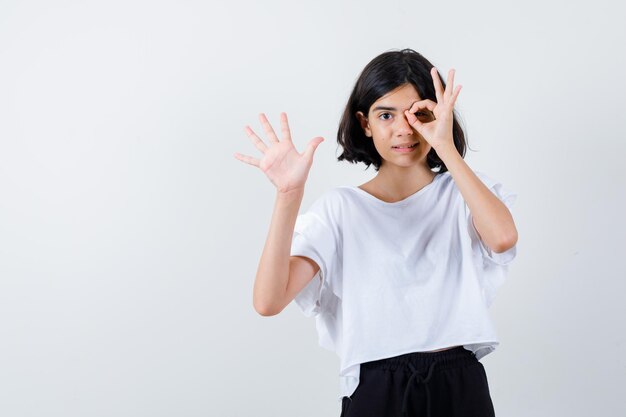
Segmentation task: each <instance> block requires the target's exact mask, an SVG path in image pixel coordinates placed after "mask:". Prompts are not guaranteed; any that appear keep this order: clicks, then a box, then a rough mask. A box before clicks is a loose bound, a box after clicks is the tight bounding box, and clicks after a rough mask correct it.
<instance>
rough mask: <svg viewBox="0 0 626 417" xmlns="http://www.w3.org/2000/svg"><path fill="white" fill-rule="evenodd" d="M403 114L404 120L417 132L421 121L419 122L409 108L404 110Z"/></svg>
mask: <svg viewBox="0 0 626 417" xmlns="http://www.w3.org/2000/svg"><path fill="white" fill-rule="evenodd" d="M404 115H405V116H406V120H407V121H408V122H409V124H410V125H411V126H413V127H414V128H415V130H417V131H418V132H419V131H420V130H421V128H422V125H423V123H422V122H420V121H419V120H418V119H417V117H415V115H414V114H413V113H412V112H411V111H409V110H405V111H404Z"/></svg>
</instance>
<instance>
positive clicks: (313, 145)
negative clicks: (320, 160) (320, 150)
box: [304, 136, 324, 158]
mask: <svg viewBox="0 0 626 417" xmlns="http://www.w3.org/2000/svg"><path fill="white" fill-rule="evenodd" d="M323 141H324V138H323V137H321V136H317V137H314V138H313V139H311V140H310V141H309V143H308V145H307V147H306V150H305V151H304V156H305V157H307V158H313V154H314V153H315V150H316V149H317V147H318V146H319V144H320V143H322V142H323Z"/></svg>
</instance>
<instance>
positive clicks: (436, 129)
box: [404, 67, 461, 151]
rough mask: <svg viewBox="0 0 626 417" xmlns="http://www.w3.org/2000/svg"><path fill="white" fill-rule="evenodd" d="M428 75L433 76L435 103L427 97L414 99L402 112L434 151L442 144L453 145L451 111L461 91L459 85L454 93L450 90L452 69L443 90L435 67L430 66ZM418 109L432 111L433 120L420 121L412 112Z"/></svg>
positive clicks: (451, 86)
mask: <svg viewBox="0 0 626 417" xmlns="http://www.w3.org/2000/svg"><path fill="white" fill-rule="evenodd" d="M430 75H431V76H432V77H433V84H434V85H435V95H436V97H437V102H436V103H435V102H434V101H432V100H429V99H425V100H420V101H416V102H415V103H413V105H412V106H411V108H410V109H409V110H405V112H404V114H405V115H406V118H407V120H408V122H409V124H410V125H411V126H413V128H414V129H415V130H417V131H418V132H419V134H420V135H422V136H423V137H424V139H426V141H427V142H428V143H429V144H430V146H432V147H433V149H435V151H437V149H438V148H440V147H442V146H443V147H445V146H448V145H451V146H454V140H453V136H452V122H453V116H452V113H453V110H454V103H455V102H456V98H457V97H458V96H459V92H460V91H461V85H459V86H457V87H456V89H455V90H454V93H453V92H452V91H453V88H454V87H453V86H454V69H451V70H450V71H449V72H448V81H447V83H446V89H445V91H444V89H443V86H442V84H441V80H440V79H439V74H438V73H437V69H436V68H435V67H433V68H431V70H430ZM420 109H428V110H430V111H431V112H433V114H434V115H435V118H434V120H433V121H430V122H425V123H423V122H420V121H419V120H418V119H417V117H415V114H414V113H415V112H417V111H418V110H420Z"/></svg>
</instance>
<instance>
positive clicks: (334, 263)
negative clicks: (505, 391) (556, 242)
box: [235, 49, 517, 417]
mask: <svg viewBox="0 0 626 417" xmlns="http://www.w3.org/2000/svg"><path fill="white" fill-rule="evenodd" d="M460 90H461V86H460V85H459V86H457V87H456V88H454V70H450V72H449V73H448V78H447V83H445V84H444V82H443V79H442V78H441V76H440V75H439V73H438V71H437V70H436V69H435V68H434V67H433V65H432V64H431V63H430V62H429V61H428V60H427V59H425V58H424V57H423V56H422V55H420V54H419V53H417V52H415V51H413V50H411V49H404V50H401V51H391V52H385V53H383V54H381V55H380V56H378V57H376V58H374V59H373V60H372V61H371V62H370V63H369V64H368V65H367V66H366V67H365V68H364V70H363V72H362V73H361V75H360V76H359V78H358V80H357V82H356V85H355V87H354V89H353V91H352V94H351V95H350V98H349V100H348V104H347V106H346V109H345V112H344V114H343V117H342V120H341V123H340V126H339V132H338V135H337V140H338V143H339V144H340V145H341V147H342V148H343V153H342V154H341V155H340V156H339V158H338V159H339V160H347V161H350V162H353V163H357V162H363V163H365V164H366V165H367V167H369V166H370V165H371V164H373V165H374V167H375V168H376V171H377V174H376V176H375V177H374V178H373V179H371V180H370V181H368V182H366V183H365V184H362V185H360V186H339V187H335V188H333V189H331V190H329V191H328V192H326V193H324V194H323V195H322V196H321V197H319V198H318V199H317V200H316V201H315V202H314V203H313V204H312V205H311V207H310V208H309V210H308V211H307V212H306V213H304V214H301V215H298V213H299V209H300V204H301V201H302V197H303V194H304V186H305V182H306V179H307V177H308V172H309V169H310V167H311V164H312V160H313V154H314V152H315V149H316V148H317V146H318V145H319V144H320V143H321V142H322V141H323V138H321V137H316V138H314V139H312V140H311V141H310V142H309V144H308V147H307V149H306V150H305V151H304V152H303V153H302V154H300V153H298V152H297V151H296V149H295V148H294V145H293V143H292V140H291V136H290V130H289V125H288V122H287V115H286V114H285V113H282V114H281V134H282V140H280V141H279V139H278V137H277V135H276V133H275V132H274V130H273V129H272V127H271V125H270V124H269V122H268V121H267V118H266V117H265V115H264V114H261V115H260V120H261V123H262V125H263V127H264V130H265V133H266V134H267V137H268V138H269V141H270V143H269V145H267V144H265V143H264V142H263V141H262V140H261V139H260V138H259V137H258V136H257V135H256V134H255V133H254V132H253V131H252V129H251V128H250V127H249V126H246V128H245V129H246V132H247V134H248V136H249V137H250V139H251V140H252V142H253V143H254V145H255V146H256V148H257V149H258V150H259V151H260V152H261V153H262V154H263V157H262V158H261V159H260V160H258V159H256V158H253V157H250V156H245V155H241V154H239V153H236V154H235V157H236V158H237V159H239V160H241V161H243V162H246V163H248V164H251V165H254V166H257V167H259V168H260V169H261V170H262V171H263V172H264V173H265V174H266V175H267V177H268V178H269V179H270V181H271V182H272V183H273V184H274V185H275V186H276V189H277V194H276V201H275V208H274V213H273V216H272V220H271V225H270V229H269V234H268V237H267V241H266V243H265V247H264V249H263V254H262V256H261V260H260V263H259V266H258V271H257V275H256V280H255V284H254V308H255V309H256V311H257V312H259V314H261V315H263V316H271V315H275V314H278V313H279V312H281V311H282V310H283V309H284V308H285V307H286V306H287V305H288V304H289V303H290V302H291V301H292V300H295V302H296V304H297V305H298V307H299V308H300V309H301V310H302V312H303V313H304V314H305V315H306V316H309V317H310V316H315V317H316V325H317V330H318V333H319V343H320V345H321V346H322V347H324V348H327V349H329V350H331V351H334V352H336V353H337V355H338V356H339V359H340V373H339V376H340V397H339V399H340V401H342V407H341V416H342V417H366V416H375V417H385V416H393V417H400V416H428V417H435V416H446V417H454V416H481V417H487V416H494V415H495V414H494V409H493V404H492V401H491V397H490V393H489V387H488V383H487V377H486V374H485V370H484V367H483V365H482V363H480V362H479V359H480V358H482V357H483V356H485V355H486V354H488V353H490V352H492V351H493V350H494V349H495V348H496V346H497V345H498V343H499V342H498V340H497V336H496V332H495V329H494V326H493V324H492V321H491V319H490V317H489V313H488V307H489V306H490V305H491V303H492V301H493V297H494V295H495V291H496V289H497V288H498V287H499V286H500V285H501V284H502V282H503V281H504V279H505V277H506V273H507V268H508V264H509V263H510V262H511V261H512V260H513V259H514V258H515V255H516V243H517V230H516V228H515V224H514V222H513V218H512V216H511V213H510V211H509V209H508V207H510V206H511V205H512V204H513V202H514V201H515V198H516V194H514V193H512V192H510V191H507V190H506V189H505V188H504V187H503V186H502V184H501V183H499V182H497V181H495V180H493V179H491V178H490V177H488V176H486V175H484V174H482V173H480V172H475V171H473V170H472V169H471V168H470V167H469V166H468V165H467V164H466V163H465V161H464V160H463V157H464V155H465V146H466V143H465V136H464V133H463V130H462V129H461V127H460V125H459V123H458V122H457V120H456V117H455V114H454V103H455V101H456V99H457V97H458V95H459V92H460Z"/></svg>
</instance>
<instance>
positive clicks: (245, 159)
mask: <svg viewBox="0 0 626 417" xmlns="http://www.w3.org/2000/svg"><path fill="white" fill-rule="evenodd" d="M233 156H234V157H235V158H237V159H239V160H240V161H242V162H245V163H247V164H250V165H254V166H255V167H258V166H259V160H258V159H256V158H253V157H251V156H248V155H242V154H240V153H239V152H235V153H234V155H233Z"/></svg>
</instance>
